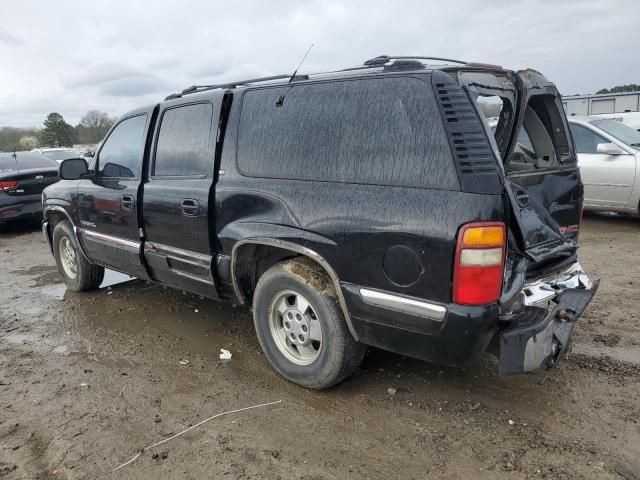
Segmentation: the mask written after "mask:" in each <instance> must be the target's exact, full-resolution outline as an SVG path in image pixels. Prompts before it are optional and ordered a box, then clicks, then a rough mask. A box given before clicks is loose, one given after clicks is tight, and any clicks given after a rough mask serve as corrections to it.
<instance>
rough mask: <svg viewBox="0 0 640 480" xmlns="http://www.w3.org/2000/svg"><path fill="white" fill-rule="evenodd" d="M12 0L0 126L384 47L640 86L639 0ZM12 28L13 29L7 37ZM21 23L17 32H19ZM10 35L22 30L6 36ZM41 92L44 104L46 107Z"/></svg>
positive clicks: (349, 58)
mask: <svg viewBox="0 0 640 480" xmlns="http://www.w3.org/2000/svg"><path fill="white" fill-rule="evenodd" d="M153 5H154V8H148V5H147V3H146V2H139V1H135V0H133V1H132V0H112V1H110V2H86V1H80V0H66V1H64V2H51V1H47V0H34V1H33V2H10V3H8V4H7V5H4V7H3V9H2V26H0V58H1V59H2V74H1V75H0V125H39V124H41V123H42V119H44V117H45V116H46V115H47V114H48V113H50V111H54V110H57V111H60V112H61V113H62V114H63V115H65V119H67V120H68V121H71V122H76V121H78V120H79V119H80V117H81V116H82V115H83V114H84V113H85V112H86V111H87V110H89V109H99V110H103V111H106V112H107V113H108V114H109V115H113V116H119V115H121V114H123V113H124V112H126V111H127V110H130V109H132V108H135V107H137V106H140V105H146V104H149V103H153V102H158V101H161V99H162V98H164V97H165V96H166V95H167V94H169V93H172V92H175V91H178V90H181V89H182V88H185V87H187V86H189V85H193V84H202V83H218V82H229V81H234V80H239V79H244V78H251V77H254V76H260V75H272V74H278V73H287V72H292V71H293V69H294V68H295V67H296V65H297V64H298V63H299V61H300V59H301V58H302V55H303V54H304V52H305V51H306V50H307V48H308V46H309V45H310V44H311V43H313V44H314V45H315V46H314V48H313V50H312V51H311V53H310V54H309V56H308V57H307V59H306V61H305V63H304V65H303V66H302V69H301V72H305V71H306V72H309V71H311V72H314V71H319V70H324V69H332V68H339V67H344V66H349V65H354V64H360V63H362V62H363V61H364V60H366V59H368V58H372V57H375V56H377V55H380V54H383V53H388V54H396V55H402V54H406V55H411V54H414V55H434V56H441V57H450V58H461V59H463V60H470V61H480V62H488V63H496V64H500V65H504V66H505V67H509V68H524V67H532V68H536V69H537V70H540V71H541V72H543V73H544V74H545V75H546V76H547V77H549V78H550V79H551V80H553V81H554V82H555V83H556V84H557V85H558V88H559V89H560V91H562V92H563V93H567V94H570V93H588V92H595V91H596V90H598V89H600V88H603V87H609V86H612V85H619V84H624V83H640V64H639V63H638V62H633V61H630V59H633V58H636V57H637V51H636V50H637V45H638V43H640V29H638V28H637V26H636V24H635V23H636V19H637V18H638V15H639V14H640V2H638V1H637V0H617V1H616V2H615V4H611V2H607V1H606V0H581V1H579V2H578V1H575V0H485V1H484V2H478V1H476V0H456V1H455V2H442V1H441V0H395V1H393V2H392V1H389V0H351V1H349V2H345V1H338V0H307V1H305V2H299V1H295V0H274V1H272V2H263V1H260V0H245V1H243V2H242V3H241V4H238V5H234V7H233V8H229V6H228V5H229V4H228V3H225V2H222V1H216V0H183V1H182V2H181V3H179V4H178V3H177V2H176V0H156V1H155V2H154V4H153ZM12 25H20V26H23V28H21V29H20V30H18V31H16V29H14V28H10V27H9V26H12ZM24 26H28V28H24ZM17 32H19V33H17ZM44 99H46V101H44Z"/></svg>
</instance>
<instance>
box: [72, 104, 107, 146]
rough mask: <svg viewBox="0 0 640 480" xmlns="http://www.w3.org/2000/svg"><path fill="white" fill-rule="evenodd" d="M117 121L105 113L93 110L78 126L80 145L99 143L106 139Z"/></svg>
mask: <svg viewBox="0 0 640 480" xmlns="http://www.w3.org/2000/svg"><path fill="white" fill-rule="evenodd" d="M114 123H115V119H113V118H111V117H110V116H109V115H108V114H106V113H105V112H99V111H97V110H91V111H89V112H87V113H86V114H85V116H84V117H82V119H81V120H80V123H79V124H78V125H77V126H76V134H77V138H78V141H79V142H80V143H98V142H99V141H100V140H102V139H103V138H104V136H105V135H106V134H107V132H108V131H109V129H110V128H111V126H112V125H113V124H114Z"/></svg>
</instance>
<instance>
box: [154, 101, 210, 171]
mask: <svg viewBox="0 0 640 480" xmlns="http://www.w3.org/2000/svg"><path fill="white" fill-rule="evenodd" d="M212 115H213V107H212V105H211V104H210V103H197V104H192V105H183V106H181V107H176V108H171V109H169V110H166V111H165V112H164V114H163V116H162V123H161V124H160V133H159V135H158V143H157V146H156V155H155V162H154V169H153V175H154V176H171V177H184V176H204V175H207V173H209V174H211V173H213V156H212V154H211V153H210V148H209V145H210V135H211V118H212Z"/></svg>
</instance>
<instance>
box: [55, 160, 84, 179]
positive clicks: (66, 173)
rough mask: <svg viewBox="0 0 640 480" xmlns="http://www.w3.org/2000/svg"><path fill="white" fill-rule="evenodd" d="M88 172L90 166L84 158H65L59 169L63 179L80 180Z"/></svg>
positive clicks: (59, 174)
mask: <svg viewBox="0 0 640 480" xmlns="http://www.w3.org/2000/svg"><path fill="white" fill-rule="evenodd" d="M87 173H89V167H88V165H87V161H86V160H84V159H83V158H68V159H66V160H63V162H62V163H61V164H60V167H59V169H58V176H59V177H60V179H61V180H78V179H79V178H82V177H83V176H84V175H86V174H87Z"/></svg>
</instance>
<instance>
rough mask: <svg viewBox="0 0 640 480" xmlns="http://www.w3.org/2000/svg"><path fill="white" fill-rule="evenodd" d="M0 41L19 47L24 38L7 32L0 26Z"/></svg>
mask: <svg viewBox="0 0 640 480" xmlns="http://www.w3.org/2000/svg"><path fill="white" fill-rule="evenodd" d="M0 43H4V44H5V45H8V46H10V47H20V46H22V45H24V40H22V39H21V38H20V37H17V36H15V35H14V34H12V33H9V32H7V31H6V30H5V29H4V28H0Z"/></svg>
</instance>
